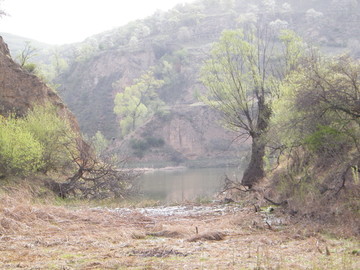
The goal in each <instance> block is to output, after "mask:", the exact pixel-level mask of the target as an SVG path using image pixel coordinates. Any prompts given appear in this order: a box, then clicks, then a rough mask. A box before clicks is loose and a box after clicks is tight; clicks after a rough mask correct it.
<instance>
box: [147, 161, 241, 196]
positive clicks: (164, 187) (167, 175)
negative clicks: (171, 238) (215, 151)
mask: <svg viewBox="0 0 360 270" xmlns="http://www.w3.org/2000/svg"><path fill="white" fill-rule="evenodd" d="M225 175H227V176H228V177H229V178H231V179H236V178H237V179H241V176H242V171H240V170H238V169H237V168H232V167H231V168H202V169H187V168H179V169H175V170H157V171H152V172H146V173H145V174H144V175H142V176H141V179H140V180H141V193H142V194H143V197H144V199H149V200H157V201H160V202H162V203H176V202H184V201H196V200H202V199H212V198H213V196H214V195H215V194H216V193H217V192H219V191H220V190H221V188H222V186H223V184H224V178H225Z"/></svg>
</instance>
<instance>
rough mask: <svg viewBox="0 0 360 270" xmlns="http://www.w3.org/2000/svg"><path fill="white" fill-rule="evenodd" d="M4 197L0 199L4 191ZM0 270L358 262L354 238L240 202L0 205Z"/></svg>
mask: <svg viewBox="0 0 360 270" xmlns="http://www.w3.org/2000/svg"><path fill="white" fill-rule="evenodd" d="M2 199H4V198H2ZM0 213H1V215H0V234H1V236H0V251H1V252H0V268H1V269H359V268H360V257H359V255H360V251H359V241H358V239H354V238H347V239H345V238H339V237H334V236H332V235H330V234H327V233H324V232H326V231H327V230H326V229H327V228H326V227H324V226H320V225H317V224H309V223H306V222H302V223H301V222H300V223H298V221H297V222H295V221H294V220H292V219H291V218H290V217H289V216H285V215H282V214H281V211H278V210H277V209H276V210H275V211H274V212H272V213H267V212H255V211H254V208H253V207H251V206H244V205H241V204H206V205H196V204H186V205H179V206H167V207H166V206H159V207H146V208H132V207H128V208H90V207H76V208H74V209H70V208H69V207H58V206H49V205H42V204H40V205H39V204H36V205H35V204H32V203H29V202H26V201H24V199H18V198H10V197H7V198H5V200H2V202H1V204H0Z"/></svg>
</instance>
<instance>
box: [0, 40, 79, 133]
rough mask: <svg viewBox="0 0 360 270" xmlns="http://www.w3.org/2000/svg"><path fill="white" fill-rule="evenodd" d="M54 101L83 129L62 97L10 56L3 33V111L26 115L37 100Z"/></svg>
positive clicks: (0, 83)
mask: <svg viewBox="0 0 360 270" xmlns="http://www.w3.org/2000/svg"><path fill="white" fill-rule="evenodd" d="M45 103H51V104H53V105H54V106H56V107H57V108H58V113H59V114H60V115H62V116H64V117H66V118H67V119H69V120H70V123H71V125H72V127H73V129H74V130H76V131H80V130H79V127H78V123H77V121H76V119H75V117H74V115H73V114H72V113H71V112H70V111H69V110H68V108H67V107H66V106H65V105H64V103H63V102H62V100H61V98H60V97H59V96H58V95H57V94H56V93H55V92H54V90H52V89H51V88H49V87H48V86H46V84H45V83H43V82H42V81H41V80H40V79H39V78H38V77H37V76H35V75H34V74H31V73H29V72H27V71H25V70H24V69H22V68H21V67H20V65H19V64H17V63H16V62H14V61H13V60H12V58H11V55H10V52H9V49H8V46H7V45H6V43H5V42H4V41H3V38H2V37H1V36H0V115H5V116H6V115H9V114H10V113H15V114H16V115H18V116H22V115H24V114H25V113H26V112H27V111H28V110H29V109H30V108H32V106H34V105H35V104H40V105H41V104H45Z"/></svg>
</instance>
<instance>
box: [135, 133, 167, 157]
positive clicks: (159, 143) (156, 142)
mask: <svg viewBox="0 0 360 270" xmlns="http://www.w3.org/2000/svg"><path fill="white" fill-rule="evenodd" d="M164 144H165V141H164V140H163V139H162V138H155V137H151V136H150V137H146V138H145V139H144V140H142V139H132V140H131V141H130V146H131V148H132V149H133V150H134V154H135V155H136V156H137V157H139V158H142V157H143V156H144V154H145V152H146V151H147V150H149V149H150V148H159V147H163V146H164Z"/></svg>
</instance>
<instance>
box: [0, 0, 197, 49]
mask: <svg viewBox="0 0 360 270" xmlns="http://www.w3.org/2000/svg"><path fill="white" fill-rule="evenodd" d="M193 1H194V0H2V1H1V0H0V8H1V9H2V10H4V11H5V12H6V13H7V14H9V16H5V17H3V18H2V19H0V32H7V33H11V34H15V35H20V36H24V37H27V38H31V39H35V40H38V41H41V42H45V43H49V44H65V43H73V42H79V41H82V40H84V39H85V38H87V37H89V36H91V35H94V34H97V33H100V32H103V31H106V30H111V29H113V28H114V27H117V26H121V25H124V24H126V23H127V22H129V21H132V20H136V19H141V18H144V17H147V16H150V15H152V14H153V13H154V12H155V11H156V10H157V9H161V10H164V11H166V10H168V9H169V8H172V7H173V6H175V5H176V4H177V3H185V2H193Z"/></svg>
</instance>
